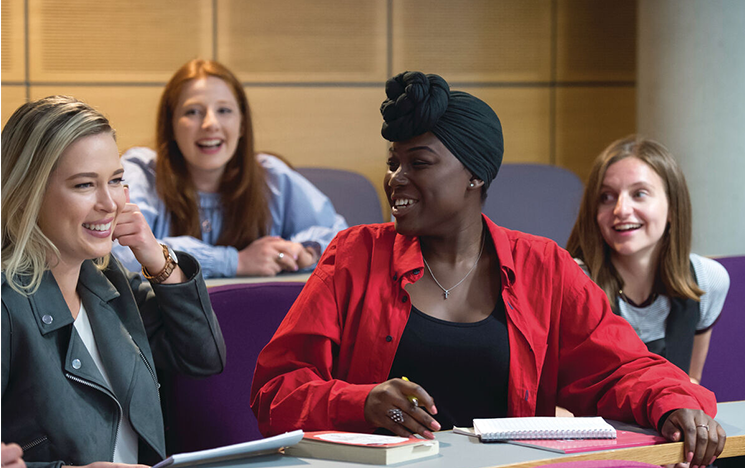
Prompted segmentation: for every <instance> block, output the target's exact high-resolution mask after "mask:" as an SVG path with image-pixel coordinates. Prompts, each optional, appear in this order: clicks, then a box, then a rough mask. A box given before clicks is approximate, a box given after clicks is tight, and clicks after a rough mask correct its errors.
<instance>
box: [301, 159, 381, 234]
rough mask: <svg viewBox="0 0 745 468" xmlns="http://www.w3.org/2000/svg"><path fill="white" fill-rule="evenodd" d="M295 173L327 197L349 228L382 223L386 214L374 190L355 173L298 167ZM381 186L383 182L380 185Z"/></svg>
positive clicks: (362, 177)
mask: <svg viewBox="0 0 745 468" xmlns="http://www.w3.org/2000/svg"><path fill="white" fill-rule="evenodd" d="M296 170H297V171H298V172H299V173H300V174H301V175H302V176H303V177H305V178H306V179H308V180H309V181H311V183H312V184H313V185H315V186H316V187H318V190H320V191H321V192H323V193H324V195H326V196H327V197H329V199H330V200H331V203H333V205H334V209H335V210H336V212H337V213H339V214H340V215H342V216H344V219H345V220H346V221H347V224H348V225H350V226H356V225H358V224H374V223H382V222H383V211H382V210H381V208H380V199H379V198H378V193H377V192H376V191H375V187H374V186H373V184H372V183H370V181H369V180H368V179H367V178H366V177H364V176H362V175H360V174H357V173H356V172H350V171H343V170H340V169H327V168H321V167H298V168H296ZM381 183H382V181H381Z"/></svg>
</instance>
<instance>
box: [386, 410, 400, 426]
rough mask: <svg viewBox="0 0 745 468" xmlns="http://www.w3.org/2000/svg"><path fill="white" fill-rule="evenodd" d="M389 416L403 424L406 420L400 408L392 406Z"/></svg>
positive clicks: (388, 412)
mask: <svg viewBox="0 0 745 468" xmlns="http://www.w3.org/2000/svg"><path fill="white" fill-rule="evenodd" d="M387 414H388V417H389V418H391V421H393V422H394V423H396V424H403V422H404V413H403V411H401V410H400V409H398V408H391V409H389V410H388V411H387Z"/></svg>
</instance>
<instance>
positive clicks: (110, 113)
mask: <svg viewBox="0 0 745 468" xmlns="http://www.w3.org/2000/svg"><path fill="white" fill-rule="evenodd" d="M162 92H163V88H161V87H159V86H138V87H135V86H32V87H31V99H40V98H43V97H46V96H50V95H53V94H65V95H68V96H74V97H75V98H77V99H80V100H81V101H85V102H87V103H88V104H90V105H91V106H93V107H95V108H96V109H98V110H99V111H100V112H101V113H103V114H104V115H105V116H106V117H108V119H109V121H110V122H111V125H112V126H113V127H114V129H115V130H116V140H117V145H118V146H119V150H120V151H122V152H124V151H126V150H127V149H128V148H130V147H132V146H148V147H151V148H152V147H153V146H154V145H155V112H156V110H157V108H158V100H159V99H160V94H161V93H162Z"/></svg>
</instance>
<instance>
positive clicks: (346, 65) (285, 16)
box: [217, 0, 387, 82]
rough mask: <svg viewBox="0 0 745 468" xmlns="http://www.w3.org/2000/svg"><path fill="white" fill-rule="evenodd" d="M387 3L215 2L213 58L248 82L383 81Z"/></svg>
mask: <svg viewBox="0 0 745 468" xmlns="http://www.w3.org/2000/svg"><path fill="white" fill-rule="evenodd" d="M386 18H387V15H386V1H385V0H366V1H364V2H349V1H342V0H314V1H311V2H309V1H306V0H250V1H246V0H219V1H218V22H219V26H218V29H217V34H218V42H217V43H218V47H219V49H218V54H217V55H218V58H219V59H220V60H223V61H224V62H225V63H226V64H227V65H228V66H229V67H231V68H232V69H233V70H234V71H235V72H236V73H239V74H240V75H241V78H242V79H243V80H245V81H247V82H256V81H269V82H274V81H276V82H287V81H301V82H317V81H331V82H340V81H341V82H350V81H351V82H360V81H368V82H369V81H380V80H385V79H386V78H387V77H386V51H387V49H386Z"/></svg>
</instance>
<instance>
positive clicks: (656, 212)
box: [597, 156, 668, 257]
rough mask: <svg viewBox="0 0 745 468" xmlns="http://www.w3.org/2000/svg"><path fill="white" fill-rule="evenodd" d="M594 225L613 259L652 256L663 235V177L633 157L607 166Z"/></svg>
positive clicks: (665, 212)
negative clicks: (610, 250)
mask: <svg viewBox="0 0 745 468" xmlns="http://www.w3.org/2000/svg"><path fill="white" fill-rule="evenodd" d="M597 222H598V226H599V227H600V232H601V233H602V234H603V238H604V239H605V242H606V243H607V244H608V245H609V246H610V248H611V249H612V254H611V255H612V256H618V255H621V256H637V257H639V256H651V255H653V254H655V253H656V252H657V250H658V247H659V245H660V240H661V239H662V237H663V236H664V235H665V229H666V227H667V223H668V199H667V194H666V192H665V184H664V182H663V181H662V178H661V177H660V176H659V174H657V172H655V170H654V169H652V167H651V166H649V165H648V164H647V163H645V162H643V161H642V160H640V159H639V158H636V157H633V156H631V157H626V158H624V159H621V160H620V161H618V162H616V163H614V164H612V165H611V166H610V167H608V170H607V171H606V172H605V177H604V178H603V184H602V187H601V189H600V201H599V205H598V214H597Z"/></svg>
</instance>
